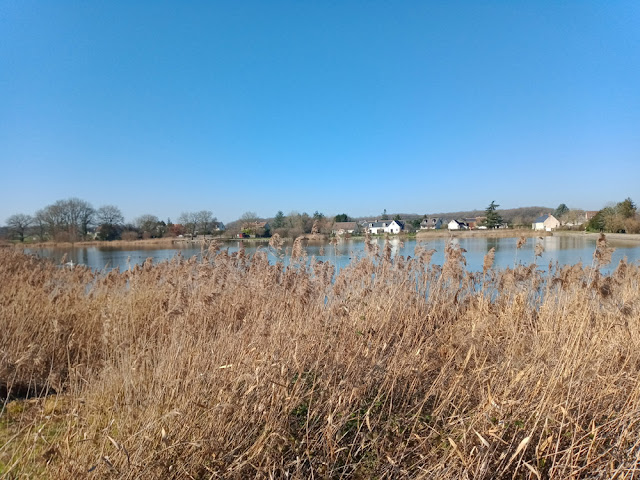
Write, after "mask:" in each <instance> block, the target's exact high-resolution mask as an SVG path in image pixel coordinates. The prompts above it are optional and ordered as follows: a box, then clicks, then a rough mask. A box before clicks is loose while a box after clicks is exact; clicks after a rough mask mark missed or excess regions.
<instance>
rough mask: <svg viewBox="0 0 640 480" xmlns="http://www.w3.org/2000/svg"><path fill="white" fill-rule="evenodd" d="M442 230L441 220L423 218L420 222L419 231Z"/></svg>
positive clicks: (437, 218) (438, 218)
mask: <svg viewBox="0 0 640 480" xmlns="http://www.w3.org/2000/svg"><path fill="white" fill-rule="evenodd" d="M438 228H442V218H440V217H429V218H423V219H422V221H421V222H420V230H436V229H438Z"/></svg>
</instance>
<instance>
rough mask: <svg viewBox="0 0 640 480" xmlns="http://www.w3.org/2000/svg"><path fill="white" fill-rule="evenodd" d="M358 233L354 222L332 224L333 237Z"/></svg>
mask: <svg viewBox="0 0 640 480" xmlns="http://www.w3.org/2000/svg"><path fill="white" fill-rule="evenodd" d="M358 231H359V228H358V224H357V223H356V222H336V223H334V224H333V228H332V229H331V233H333V234H334V235H345V234H347V233H356V232H358Z"/></svg>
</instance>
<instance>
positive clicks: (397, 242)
mask: <svg viewBox="0 0 640 480" xmlns="http://www.w3.org/2000/svg"><path fill="white" fill-rule="evenodd" d="M448 240H449V239H447V238H434V239H430V240H429V241H420V242H416V240H414V239H401V238H398V237H392V238H390V239H389V240H388V241H389V244H390V246H391V254H392V256H396V255H403V256H404V257H408V256H411V257H413V256H414V255H415V253H414V251H415V248H416V245H420V246H421V247H423V248H426V249H432V248H433V249H435V250H436V253H435V254H434V255H433V257H432V263H435V264H440V265H442V263H443V262H444V251H445V247H446V242H447V241H448ZM372 241H373V242H374V243H375V244H376V245H377V247H378V250H379V252H380V253H382V251H383V249H384V246H385V239H383V238H374V239H373V240H372ZM451 241H452V242H453V243H454V244H455V245H458V246H460V247H461V248H464V249H465V250H466V253H465V254H464V255H465V257H466V259H467V268H468V269H469V270H472V271H481V270H482V263H483V260H484V255H486V253H487V252H488V251H489V250H490V249H491V248H495V261H494V266H495V267H497V268H505V267H513V266H514V265H515V264H518V263H522V264H529V263H532V262H534V261H535V263H537V264H538V265H541V266H546V265H548V264H549V262H551V263H553V264H555V263H556V262H558V263H559V264H561V265H565V264H570V265H573V264H576V263H579V262H582V263H583V264H588V265H590V264H591V262H592V258H593V251H594V249H595V239H593V238H591V237H589V238H581V237H564V236H559V237H555V236H553V237H542V238H529V239H527V242H526V244H525V245H524V246H523V247H522V248H520V249H517V248H516V246H517V242H518V239H517V238H453V239H451ZM538 243H539V244H541V245H542V246H543V247H544V252H543V253H542V256H541V257H539V258H536V257H535V245H536V244H538ZM242 244H243V242H241V241H230V242H226V243H223V246H222V248H223V249H227V250H228V252H229V253H230V254H231V253H233V252H237V251H238V250H239V249H240V248H242ZM616 247H617V248H616V251H615V252H614V254H613V260H612V264H611V265H612V266H614V267H615V265H617V264H618V262H619V261H620V260H621V259H622V258H624V257H627V259H628V261H629V262H635V261H640V245H627V244H624V245H617V246H616ZM244 248H245V251H246V254H247V255H253V254H254V253H255V252H256V251H257V250H258V249H260V250H264V251H267V252H268V258H269V261H271V262H272V263H275V262H276V261H278V260H280V258H279V257H278V256H277V255H276V252H275V251H274V250H273V249H271V248H270V247H269V246H268V244H267V243H259V242H245V243H244ZM25 251H26V252H28V253H35V254H37V255H39V256H41V257H45V258H50V259H52V260H53V261H54V262H57V263H60V261H61V260H62V258H63V257H64V256H65V255H66V258H67V260H66V261H69V260H71V261H73V262H74V263H77V264H83V265H87V266H89V267H90V268H92V269H95V270H111V269H113V268H119V269H120V270H121V271H122V270H126V269H128V268H130V267H131V266H134V265H136V264H141V263H143V262H144V261H145V260H146V259H147V258H152V259H153V261H154V262H156V263H157V262H161V261H164V260H170V259H172V258H173V257H174V256H175V255H176V254H177V253H180V254H181V255H182V256H183V257H184V258H190V257H192V256H194V255H195V256H196V257H198V258H199V257H200V255H201V254H202V248H201V247H200V246H197V247H188V248H187V247H180V248H152V247H147V248H137V249H125V248H114V247H110V246H91V247H75V248H72V247H69V248H57V247H49V248H38V249H26V250H25ZM306 251H307V254H308V256H309V258H311V257H315V258H316V259H317V260H321V261H328V262H331V263H332V264H334V265H336V267H337V268H338V269H340V268H343V267H344V266H346V265H347V264H349V263H350V262H351V261H352V260H354V259H359V258H362V257H364V256H365V255H366V253H365V248H364V242H363V240H362V239H353V238H349V239H340V240H339V241H338V242H337V243H335V244H329V243H328V242H309V243H308V244H307V245H306ZM283 252H284V254H285V255H284V257H283V258H282V260H283V261H284V263H285V264H288V261H289V255H290V253H291V243H288V244H286V245H285V248H283ZM611 268H612V267H609V269H611Z"/></svg>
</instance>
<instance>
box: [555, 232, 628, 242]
mask: <svg viewBox="0 0 640 480" xmlns="http://www.w3.org/2000/svg"><path fill="white" fill-rule="evenodd" d="M553 234H554V235H555V236H559V237H560V236H563V237H575V236H579V237H587V238H592V239H593V240H596V239H597V238H598V237H599V236H600V234H599V233H590V232H573V231H567V230H557V231H555V232H553ZM607 238H608V239H609V240H610V241H612V242H615V243H620V244H622V243H629V244H631V243H633V244H638V243H640V234H638V233H607Z"/></svg>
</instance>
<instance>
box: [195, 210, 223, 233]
mask: <svg viewBox="0 0 640 480" xmlns="http://www.w3.org/2000/svg"><path fill="white" fill-rule="evenodd" d="M217 221H218V219H217V218H216V217H214V216H213V213H212V212H211V211H209V210H200V211H199V212H198V213H196V223H197V225H198V232H200V233H203V234H209V233H211V231H212V230H213V225H214V224H215V223H217Z"/></svg>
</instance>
